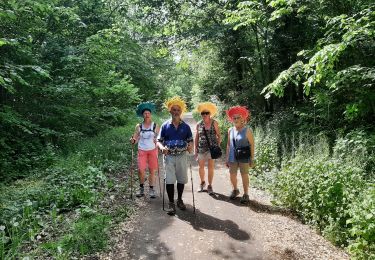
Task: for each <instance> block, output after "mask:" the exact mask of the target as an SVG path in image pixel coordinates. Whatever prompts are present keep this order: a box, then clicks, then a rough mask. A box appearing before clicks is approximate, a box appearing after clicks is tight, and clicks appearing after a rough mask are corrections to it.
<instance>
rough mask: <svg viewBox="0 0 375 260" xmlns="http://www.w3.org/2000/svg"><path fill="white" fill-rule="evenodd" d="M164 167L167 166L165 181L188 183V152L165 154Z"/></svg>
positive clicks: (167, 182) (168, 182) (169, 182)
mask: <svg viewBox="0 0 375 260" xmlns="http://www.w3.org/2000/svg"><path fill="white" fill-rule="evenodd" d="M164 167H165V176H164V178H165V183H166V184H174V183H176V181H177V183H181V184H186V183H188V174H187V171H188V156H187V154H186V152H184V153H182V154H180V155H165V156H164Z"/></svg>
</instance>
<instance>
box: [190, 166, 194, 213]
mask: <svg viewBox="0 0 375 260" xmlns="http://www.w3.org/2000/svg"><path fill="white" fill-rule="evenodd" d="M190 181H191V193H192V194H193V212H194V214H195V199H194V186H193V170H192V167H191V161H190Z"/></svg>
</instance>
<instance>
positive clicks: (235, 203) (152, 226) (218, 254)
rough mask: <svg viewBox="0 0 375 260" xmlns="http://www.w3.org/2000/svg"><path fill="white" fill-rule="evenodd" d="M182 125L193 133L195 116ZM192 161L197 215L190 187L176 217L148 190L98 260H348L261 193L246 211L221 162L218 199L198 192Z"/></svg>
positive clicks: (216, 180) (217, 169)
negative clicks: (233, 196) (234, 196)
mask: <svg viewBox="0 0 375 260" xmlns="http://www.w3.org/2000/svg"><path fill="white" fill-rule="evenodd" d="M184 120H185V121H186V122H187V123H189V124H190V125H191V127H192V129H193V130H194V129H195V122H194V120H193V118H192V116H191V114H187V115H185V117H184ZM191 159H193V158H191ZM191 162H192V172H193V184H194V196H195V206H196V212H195V214H194V213H193V206H192V205H193V196H192V186H191V183H190V182H189V183H188V184H187V185H186V186H185V191H184V195H183V199H184V202H185V204H186V205H187V210H186V211H180V210H179V209H177V214H176V215H175V216H169V215H167V214H166V212H164V211H163V210H162V200H161V198H160V196H158V197H157V198H156V199H149V198H148V196H147V191H146V196H145V197H144V198H141V199H136V203H137V204H138V205H139V210H138V211H137V213H136V214H135V215H134V216H132V218H131V220H130V221H127V222H124V223H123V224H122V225H120V227H119V229H118V230H116V232H115V234H114V236H113V241H114V243H115V246H114V247H112V248H111V250H110V252H107V253H105V254H101V255H100V256H99V258H100V259H178V260H184V259H298V260H299V259H340V260H341V259H349V257H348V256H347V255H346V254H345V253H344V252H343V251H342V250H340V249H337V248H335V247H334V246H332V245H331V244H330V243H329V242H327V241H326V240H325V239H324V238H322V237H321V236H319V235H318V234H317V233H316V232H315V231H314V230H312V229H310V228H309V227H308V226H306V225H303V224H301V223H300V222H299V221H298V220H295V219H294V218H293V217H291V216H289V215H288V214H287V212H285V211H284V210H281V209H278V208H276V207H274V206H272V205H271V203H270V202H269V198H268V196H267V194H265V193H264V192H263V191H260V190H257V189H254V188H252V189H251V190H250V203H249V205H246V206H244V205H241V204H240V202H239V199H240V197H238V198H237V199H236V200H229V198H228V195H229V193H230V190H231V186H230V182H229V176H228V170H227V168H226V167H225V165H224V162H223V161H217V162H216V165H215V176H214V183H213V188H214V192H215V195H214V196H210V195H208V193H207V192H202V193H198V192H196V190H197V188H198V184H199V177H198V168H197V163H196V162H195V161H194V160H191ZM160 174H161V175H162V167H161V168H160ZM238 177H239V178H238V179H239V180H240V179H241V178H240V176H238ZM189 179H190V170H189ZM241 185H242V184H241V182H239V187H240V191H242V189H241V187H242V186H241ZM146 186H147V185H146ZM156 188H157V190H158V191H159V187H156ZM165 201H166V202H167V196H166V195H165Z"/></svg>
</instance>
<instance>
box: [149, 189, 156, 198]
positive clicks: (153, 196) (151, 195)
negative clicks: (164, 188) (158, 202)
mask: <svg viewBox="0 0 375 260" xmlns="http://www.w3.org/2000/svg"><path fill="white" fill-rule="evenodd" d="M148 195H149V196H150V198H151V199H155V198H156V194H155V190H154V189H152V188H150V190H149V191H148Z"/></svg>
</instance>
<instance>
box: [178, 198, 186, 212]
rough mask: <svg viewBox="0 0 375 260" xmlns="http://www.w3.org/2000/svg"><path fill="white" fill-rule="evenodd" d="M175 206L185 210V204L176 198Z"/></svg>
mask: <svg viewBox="0 0 375 260" xmlns="http://www.w3.org/2000/svg"><path fill="white" fill-rule="evenodd" d="M177 207H178V208H179V209H180V210H185V209H186V206H185V204H184V202H183V201H182V200H178V201H177Z"/></svg>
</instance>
